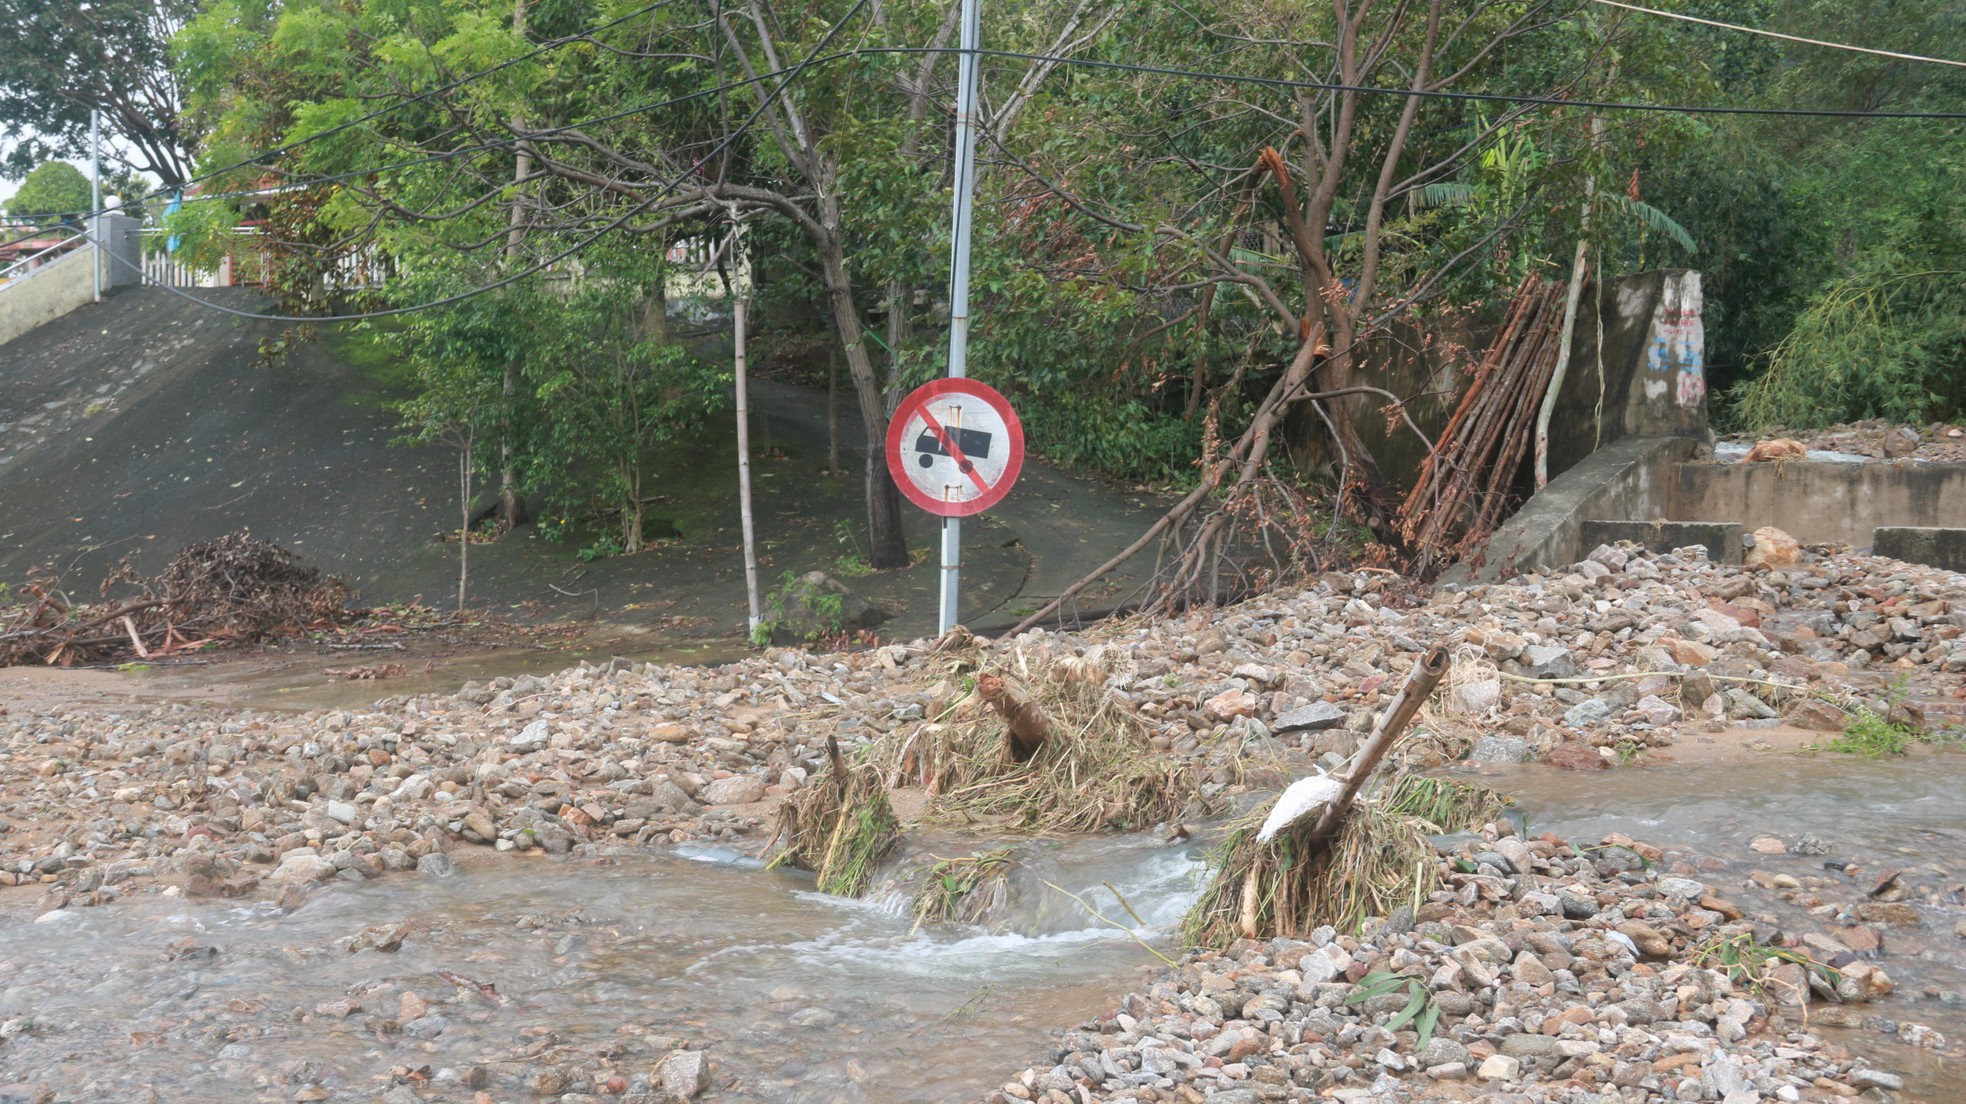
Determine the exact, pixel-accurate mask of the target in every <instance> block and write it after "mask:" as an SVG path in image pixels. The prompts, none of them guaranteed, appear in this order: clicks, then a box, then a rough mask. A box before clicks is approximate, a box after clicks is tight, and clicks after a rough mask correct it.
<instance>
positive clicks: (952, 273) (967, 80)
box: [890, 0, 983, 633]
mask: <svg viewBox="0 0 1966 1104" xmlns="http://www.w3.org/2000/svg"><path fill="white" fill-rule="evenodd" d="M980 9H981V0H962V35H961V37H960V39H959V40H958V43H957V46H958V49H959V51H960V52H959V53H958V54H957V59H958V60H957V70H956V177H955V182H954V183H955V193H956V199H955V212H954V214H953V216H952V218H951V221H950V235H949V237H950V242H949V253H950V257H949V377H950V378H951V379H961V378H962V377H964V376H967V375H968V374H969V228H970V221H971V212H972V211H973V210H974V208H975V200H976V84H977V70H978V68H979V66H978V60H979V59H978V57H977V51H978V50H979V49H980V48H981V47H982V37H983V31H982V12H981V10H980ZM890 309H899V304H895V305H894V306H892V307H890ZM962 542H963V538H962V520H961V519H959V518H943V519H942V616H941V619H940V620H941V630H940V631H942V632H945V633H946V632H948V631H949V630H950V629H952V628H954V627H955V626H956V623H957V621H958V620H959V619H960V618H959V616H958V606H957V599H958V596H959V594H960V592H961V576H962Z"/></svg>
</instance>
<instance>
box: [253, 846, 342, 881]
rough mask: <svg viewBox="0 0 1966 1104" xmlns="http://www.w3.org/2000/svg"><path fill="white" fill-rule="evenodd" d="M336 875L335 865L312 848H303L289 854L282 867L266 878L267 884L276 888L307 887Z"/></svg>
mask: <svg viewBox="0 0 1966 1104" xmlns="http://www.w3.org/2000/svg"><path fill="white" fill-rule="evenodd" d="M334 873H335V870H334V863H332V862H330V861H328V860H327V859H324V858H322V857H321V856H320V855H317V854H315V853H314V851H313V849H312V848H303V849H301V850H297V851H289V852H287V854H286V856H285V857H284V858H282V859H281V860H280V865H279V866H278V867H275V868H274V870H273V873H271V874H268V875H267V876H266V882H267V884H268V885H276V886H296V885H307V884H309V883H312V882H320V881H326V880H327V879H329V878H332V877H334Z"/></svg>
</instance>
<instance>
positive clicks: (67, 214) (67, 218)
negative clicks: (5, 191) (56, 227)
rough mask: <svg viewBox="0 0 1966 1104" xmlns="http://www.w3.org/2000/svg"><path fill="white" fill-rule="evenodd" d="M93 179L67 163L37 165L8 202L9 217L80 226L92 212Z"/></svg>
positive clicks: (48, 223) (49, 223)
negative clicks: (79, 223)
mask: <svg viewBox="0 0 1966 1104" xmlns="http://www.w3.org/2000/svg"><path fill="white" fill-rule="evenodd" d="M89 194H90V193H89V178H88V177H86V176H83V175H82V170H80V169H78V168H76V167H75V166H73V165H71V164H69V163H68V162H66V161H48V162H45V163H43V164H41V165H37V166H35V168H34V171H33V172H30V173H28V174H27V178H26V179H24V180H22V181H21V185H20V190H19V191H17V192H15V193H14V197H13V198H12V199H10V200H8V201H7V217H8V218H10V219H15V220H18V221H21V222H34V223H39V224H41V225H51V224H53V223H57V222H78V221H79V217H80V216H81V215H82V214H85V213H87V212H88V210H89Z"/></svg>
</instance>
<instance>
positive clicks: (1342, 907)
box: [1182, 775, 1503, 948]
mask: <svg viewBox="0 0 1966 1104" xmlns="http://www.w3.org/2000/svg"><path fill="white" fill-rule="evenodd" d="M1502 804H1503V803H1502V799H1501V798H1500V797H1498V796H1497V795H1496V794H1495V793H1494V792H1493V791H1491V790H1488V789H1486V788H1485V787H1481V786H1474V785H1470V784H1467V783H1462V782H1454V781H1450V780H1447V779H1440V778H1428V777H1422V776H1418V775H1400V776H1398V777H1396V778H1394V779H1393V780H1391V781H1390V782H1388V783H1386V784H1385V785H1384V786H1382V787H1381V788H1380V790H1379V791H1378V793H1376V794H1375V795H1373V796H1372V797H1370V798H1367V799H1366V800H1363V801H1360V802H1359V803H1357V804H1355V805H1354V806H1353V807H1352V810H1351V813H1350V815H1348V816H1347V817H1346V818H1345V820H1344V823H1343V825H1342V826H1341V827H1340V828H1339V830H1338V834H1337V836H1336V838H1335V839H1333V840H1332V841H1331V842H1330V843H1329V845H1328V846H1319V847H1315V848H1314V847H1313V846H1312V843H1311V839H1310V835H1311V831H1312V828H1313V827H1314V825H1315V824H1316V820H1317V818H1316V817H1314V816H1306V817H1303V818H1302V819H1300V820H1298V821H1297V822H1296V823H1294V824H1292V825H1290V826H1288V827H1286V828H1284V829H1283V830H1281V831H1279V832H1278V833H1277V834H1276V835H1275V836H1274V837H1272V838H1271V839H1270V841H1269V842H1267V843H1263V842H1260V841H1258V840H1257V838H1256V836H1257V832H1258V830H1259V829H1261V828H1262V826H1263V821H1264V818H1265V817H1266V816H1267V814H1268V812H1269V810H1268V808H1267V807H1264V808H1259V809H1257V810H1255V811H1254V812H1252V813H1250V814H1249V815H1248V816H1245V817H1243V818H1242V819H1240V820H1238V821H1237V822H1236V823H1235V824H1234V825H1233V826H1232V827H1231V828H1230V831H1229V834H1228V837H1227V838H1226V839H1225V840H1224V841H1223V843H1222V846H1221V847H1220V848H1219V849H1218V850H1217V851H1216V853H1215V855H1214V856H1213V858H1212V860H1211V863H1210V865H1211V867H1212V868H1213V869H1214V875H1213V876H1212V877H1211V878H1210V880H1209V883H1208V886H1207V888H1206V889H1204V890H1203V891H1202V895H1201V898H1200V899H1199V900H1198V901H1196V902H1195V906H1194V908H1192V909H1190V910H1189V912H1188V915H1187V917H1186V918H1185V919H1184V920H1183V921H1182V936H1183V937H1184V939H1185V940H1186V941H1187V942H1188V943H1189V944H1190V945H1194V946H1204V947H1215V948H1220V947H1224V946H1227V945H1228V944H1229V943H1231V942H1233V941H1235V940H1237V939H1241V938H1245V937H1247V938H1254V939H1269V938H1273V937H1276V936H1299V937H1301V936H1302V935H1304V934H1305V933H1307V932H1310V931H1312V930H1313V929H1315V928H1317V927H1319V926H1322V925H1325V924H1329V925H1331V926H1332V927H1334V928H1336V929H1338V930H1339V931H1353V930H1356V929H1357V928H1358V926H1359V925H1360V923H1362V922H1363V921H1364V920H1365V919H1366V918H1367V917H1370V916H1387V915H1390V914H1391V913H1392V912H1393V910H1395V909H1397V908H1398V907H1399V906H1400V905H1410V906H1412V907H1413V908H1414V909H1415V910H1416V911H1417V910H1418V908H1419V905H1420V904H1421V903H1422V902H1424V901H1425V900H1426V897H1427V894H1428V893H1429V892H1431V891H1432V890H1433V888H1434V886H1435V884H1436V883H1437V881H1438V880H1439V876H1440V863H1439V860H1438V859H1437V858H1436V856H1435V855H1434V850H1433V845H1432V844H1431V843H1430V842H1428V840H1427V836H1428V835H1429V834H1431V833H1444V832H1457V831H1462V830H1465V829H1467V828H1469V827H1472V826H1473V825H1476V824H1480V823H1483V822H1485V821H1488V820H1492V819H1494V818H1495V817H1496V816H1497V815H1499V813H1500V811H1501V809H1502Z"/></svg>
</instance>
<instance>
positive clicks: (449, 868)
mask: <svg viewBox="0 0 1966 1104" xmlns="http://www.w3.org/2000/svg"><path fill="white" fill-rule="evenodd" d="M416 872H417V873H418V874H427V875H429V876H431V877H433V878H448V877H450V876H451V875H453V874H455V873H457V862H456V860H454V859H452V858H451V857H450V856H449V855H446V854H444V853H443V852H442V851H432V852H430V853H429V854H428V855H425V856H423V857H422V858H420V859H418V860H416Z"/></svg>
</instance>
